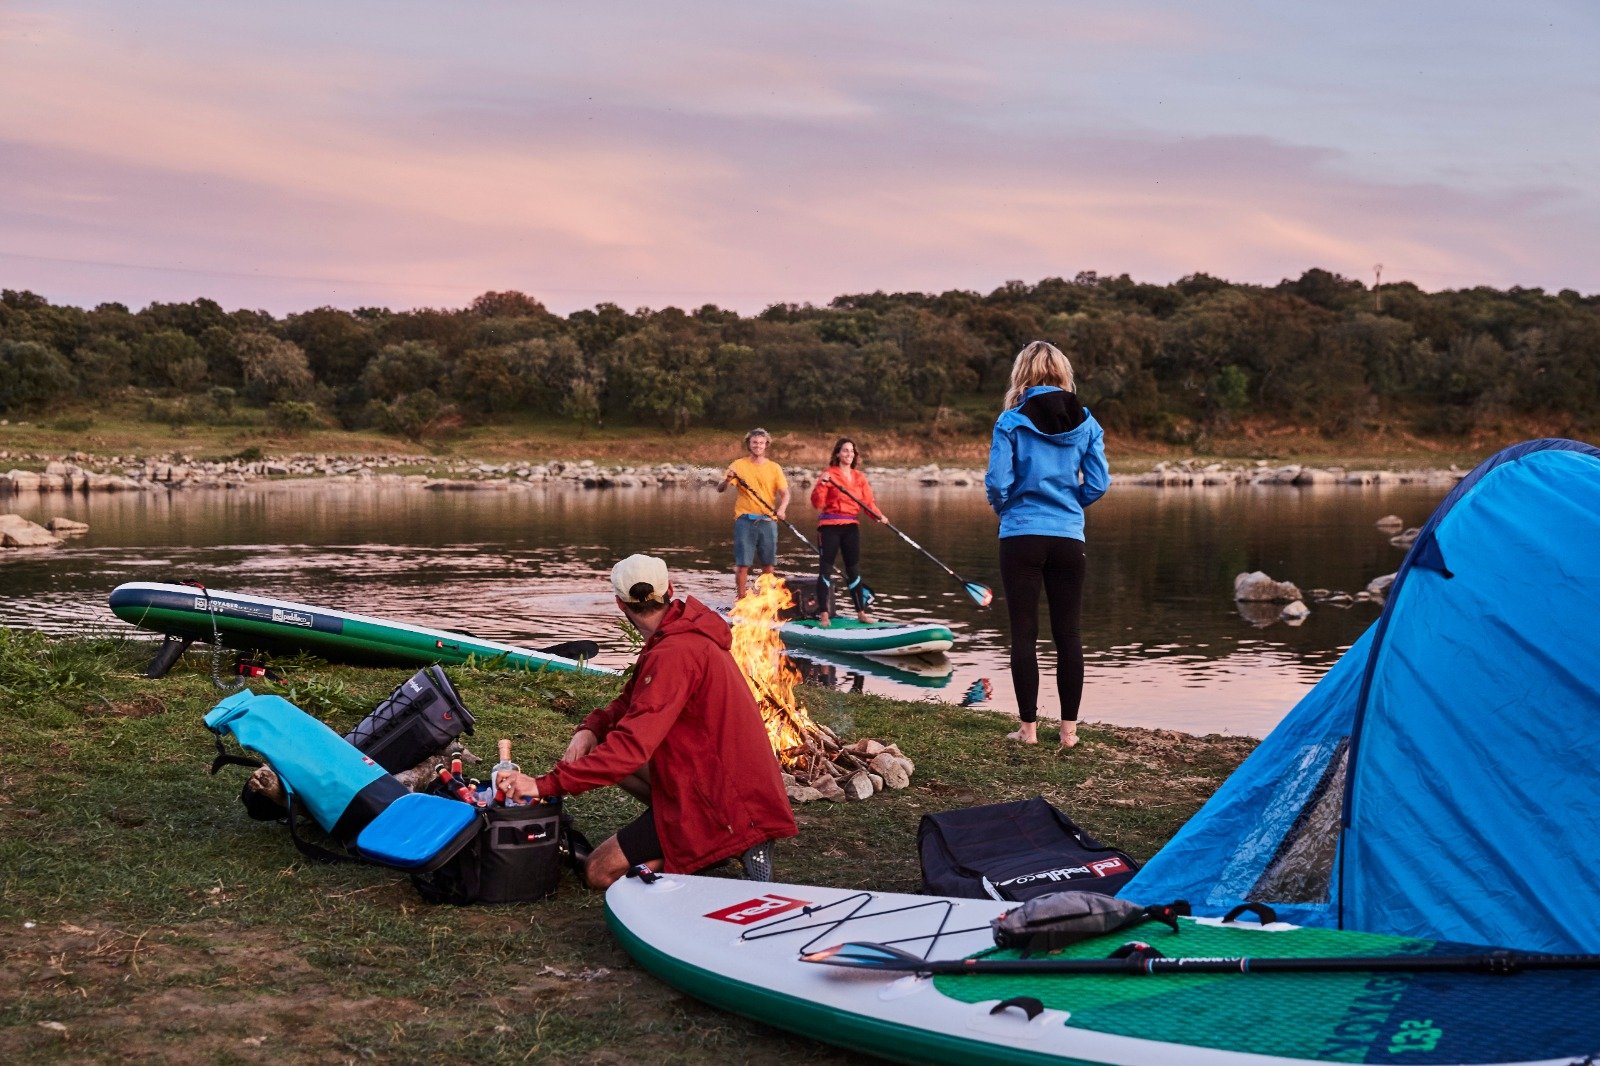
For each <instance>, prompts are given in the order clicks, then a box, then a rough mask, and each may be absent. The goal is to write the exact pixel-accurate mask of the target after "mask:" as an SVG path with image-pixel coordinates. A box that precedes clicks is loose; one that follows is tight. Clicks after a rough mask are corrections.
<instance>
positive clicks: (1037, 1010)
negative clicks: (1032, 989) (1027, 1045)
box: [989, 996, 1044, 1022]
mask: <svg viewBox="0 0 1600 1066" xmlns="http://www.w3.org/2000/svg"><path fill="white" fill-rule="evenodd" d="M1010 1007H1015V1008H1017V1009H1018V1010H1020V1011H1021V1012H1022V1013H1023V1014H1026V1015H1027V1016H1028V1020H1029V1021H1030V1022H1031V1021H1033V1020H1034V1019H1035V1018H1037V1017H1038V1016H1039V1015H1041V1014H1043V1013H1044V1004H1043V1003H1041V1002H1039V1001H1038V1000H1037V999H1035V998H1034V997H1033V996H1012V997H1011V998H1010V999H1002V1000H1001V1001H1000V1002H999V1003H996V1004H995V1005H994V1006H993V1007H990V1008H989V1013H990V1014H999V1013H1001V1012H1002V1011H1004V1010H1006V1009H1008V1008H1010Z"/></svg>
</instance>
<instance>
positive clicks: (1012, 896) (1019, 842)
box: [917, 796, 1139, 903]
mask: <svg viewBox="0 0 1600 1066" xmlns="http://www.w3.org/2000/svg"><path fill="white" fill-rule="evenodd" d="M917 851H918V853H919V854H920V857H921V860H922V891H923V892H924V893H925V894H927V895H933V896H959V897H963V898H966V899H1002V900H1011V901H1013V902H1019V903H1020V902H1022V901H1024V900H1029V899H1032V898H1033V897H1035V896H1042V895H1045V894H1046V893H1049V892H1057V891H1060V890H1062V889H1067V888H1071V889H1075V890H1077V891H1086V892H1100V893H1104V894H1105V895H1108V896H1112V895H1116V893H1117V891H1118V890H1119V889H1120V888H1122V886H1123V885H1125V884H1127V883H1128V882H1129V881H1130V880H1132V879H1133V875H1134V874H1135V873H1136V872H1137V871H1138V869H1139V864H1138V863H1136V862H1135V861H1134V860H1133V857H1132V856H1131V855H1129V854H1128V853H1127V852H1124V851H1119V850H1117V849H1116V848H1113V847H1109V846H1107V845H1105V844H1102V843H1101V842H1100V841H1098V840H1096V839H1095V838H1094V837H1093V836H1091V835H1090V834H1089V833H1088V832H1087V831H1086V830H1084V829H1082V828H1080V827H1079V826H1078V824H1077V823H1076V822H1074V821H1073V820H1072V819H1071V818H1068V817H1067V816H1066V815H1065V814H1063V813H1061V812H1060V811H1059V810H1057V809H1056V808H1055V807H1054V806H1052V805H1051V804H1050V803H1049V802H1048V801H1047V800H1045V799H1044V798H1043V797H1042V796H1035V797H1034V798H1033V799H1030V800H1017V801H1015V802H1012V803H991V804H988V805H986V806H982V807H967V808H965V809H962V810H955V811H944V812H942V813H939V814H925V815H923V816H922V821H921V822H920V823H919V824H918V825H917Z"/></svg>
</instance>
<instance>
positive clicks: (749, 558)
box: [733, 514, 778, 566]
mask: <svg viewBox="0 0 1600 1066" xmlns="http://www.w3.org/2000/svg"><path fill="white" fill-rule="evenodd" d="M777 561H778V523H776V522H774V521H773V520H772V519H770V518H763V517H761V516H760V515H754V514H742V515H740V516H739V517H738V518H735V519H734V520H733V565H734V566H773V565H775V564H776V563H777Z"/></svg>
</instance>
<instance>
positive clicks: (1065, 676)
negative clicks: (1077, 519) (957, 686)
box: [1000, 536, 1084, 722]
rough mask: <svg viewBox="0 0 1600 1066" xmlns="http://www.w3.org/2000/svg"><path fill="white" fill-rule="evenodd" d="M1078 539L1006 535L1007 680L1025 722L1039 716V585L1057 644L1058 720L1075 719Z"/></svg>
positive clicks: (1079, 682)
mask: <svg viewBox="0 0 1600 1066" xmlns="http://www.w3.org/2000/svg"><path fill="white" fill-rule="evenodd" d="M1083 573H1084V561H1083V541H1081V540H1073V539H1072V538H1071V537H1038V536H1025V537H1005V538H1002V539H1001V541H1000V581H1001V584H1002V585H1004V586H1005V590H1006V612H1007V614H1009V615H1010V617H1011V685H1012V687H1013V688H1014V689H1016V693H1017V714H1018V716H1019V717H1020V718H1021V719H1022V720H1023V721H1024V722H1033V721H1037V720H1038V717H1039V590H1040V589H1041V588H1042V589H1044V594H1045V602H1046V603H1048V604H1049V607H1050V639H1051V640H1052V641H1053V642H1054V643H1055V646H1056V692H1057V693H1058V694H1059V696H1060V697H1061V718H1062V720H1063V721H1067V722H1076V721H1077V720H1078V704H1079V703H1080V702H1081V701H1082V699H1083V634H1082V632H1081V630H1080V628H1079V623H1080V620H1081V618H1082V616H1083Z"/></svg>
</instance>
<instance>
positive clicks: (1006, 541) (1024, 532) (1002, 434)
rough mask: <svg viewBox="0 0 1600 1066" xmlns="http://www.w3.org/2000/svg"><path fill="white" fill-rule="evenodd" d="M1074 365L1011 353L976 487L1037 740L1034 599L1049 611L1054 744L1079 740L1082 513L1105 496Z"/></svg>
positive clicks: (1048, 348)
mask: <svg viewBox="0 0 1600 1066" xmlns="http://www.w3.org/2000/svg"><path fill="white" fill-rule="evenodd" d="M1072 387H1073V380H1072V364H1071V363H1069V362H1068V361H1067V357H1066V356H1065V355H1063V354H1061V350H1060V349H1059V348H1057V347H1056V346H1055V345H1053V344H1046V343H1045V342H1044V341H1034V342H1033V343H1031V344H1029V345H1028V346H1027V347H1025V348H1023V349H1022V351H1020V352H1018V353H1017V359H1016V362H1015V363H1013V364H1012V366H1011V387H1010V388H1009V389H1008V390H1007V391H1006V403H1005V410H1004V411H1002V412H1001V414H1000V417H999V418H998V419H997V420H996V421H995V424H994V437H993V439H992V440H991V442H990V444H989V472H988V473H987V474H986V475H985V476H984V479H983V487H984V490H985V492H986V493H987V494H988V496H989V506H990V507H993V508H994V511H995V514H997V515H999V516H1000V578H1001V584H1002V585H1003V586H1004V588H1005V594H1006V611H1007V613H1008V614H1009V615H1010V618H1011V683H1012V685H1013V687H1014V688H1015V689H1016V694H1017V712H1018V714H1019V716H1020V717H1021V719H1022V725H1021V727H1020V728H1019V729H1018V730H1017V731H1016V732H1015V733H1011V734H1010V737H1011V739H1012V740H1020V741H1022V742H1023V743H1025V744H1035V743H1037V742H1038V739H1039V737H1038V728H1039V727H1038V720H1039V655H1038V643H1039V592H1040V590H1041V589H1042V590H1043V591H1044V595H1045V601H1046V603H1048V604H1049V607H1050V637H1051V639H1052V640H1053V641H1054V642H1055V646H1056V691H1057V693H1058V695H1059V696H1060V698H1061V746H1062V747H1063V748H1070V747H1073V746H1074V745H1076V744H1077V743H1078V704H1079V702H1080V701H1081V699H1082V697H1083V636H1082V634H1081V632H1080V630H1079V621H1080V618H1081V616H1082V614H1083V576H1084V558H1083V511H1084V508H1086V507H1088V506H1089V505H1090V504H1091V503H1093V502H1094V501H1095V500H1098V499H1099V498H1100V497H1101V496H1103V495H1105V491H1106V489H1107V487H1109V486H1110V484H1111V475H1110V472H1109V471H1108V470H1107V469H1106V450H1105V433H1104V432H1103V431H1102V430H1101V428H1100V423H1098V422H1096V421H1095V420H1094V416H1093V415H1091V414H1090V413H1089V410H1088V408H1086V407H1084V406H1083V404H1082V403H1081V402H1079V400H1078V397H1077V394H1076V393H1074V392H1073V391H1072Z"/></svg>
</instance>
